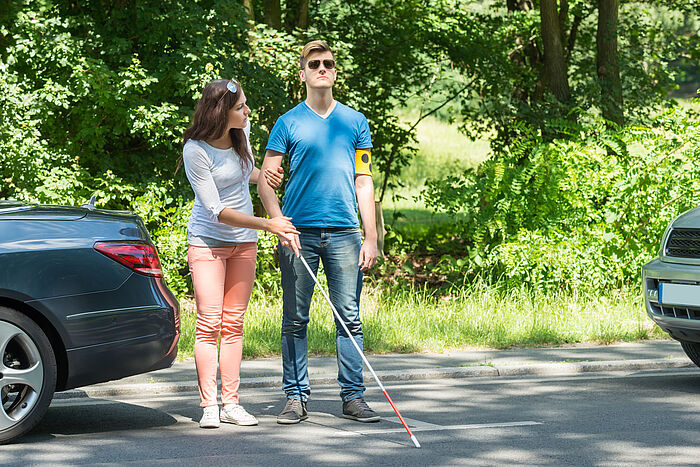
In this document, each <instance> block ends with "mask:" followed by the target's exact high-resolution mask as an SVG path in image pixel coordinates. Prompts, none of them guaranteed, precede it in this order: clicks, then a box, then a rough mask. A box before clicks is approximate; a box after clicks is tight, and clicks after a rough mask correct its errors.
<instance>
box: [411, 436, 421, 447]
mask: <svg viewBox="0 0 700 467" xmlns="http://www.w3.org/2000/svg"><path fill="white" fill-rule="evenodd" d="M411 441H413V445H414V446H415V447H417V448H420V443H419V442H418V439H417V438H416V435H411Z"/></svg>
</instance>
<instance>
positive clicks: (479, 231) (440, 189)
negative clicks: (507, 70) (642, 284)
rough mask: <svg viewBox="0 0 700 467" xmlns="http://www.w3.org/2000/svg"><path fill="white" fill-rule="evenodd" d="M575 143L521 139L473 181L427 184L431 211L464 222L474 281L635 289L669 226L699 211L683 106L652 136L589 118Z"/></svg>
mask: <svg viewBox="0 0 700 467" xmlns="http://www.w3.org/2000/svg"><path fill="white" fill-rule="evenodd" d="M579 121H580V122H582V123H580V124H578V125H575V126H574V125H562V126H561V128H559V131H560V133H564V132H566V133H567V134H568V138H569V139H557V140H554V141H544V140H543V139H542V137H541V136H540V135H539V134H538V133H537V132H536V131H535V130H534V129H531V128H528V127H526V126H525V125H520V126H517V127H516V130H517V131H518V133H519V134H520V137H519V139H518V140H517V141H516V142H515V143H514V144H512V145H510V146H507V147H506V148H504V150H502V151H499V152H497V153H495V154H493V156H492V157H491V158H490V159H489V160H488V161H486V162H485V163H484V164H482V165H481V166H480V167H478V168H477V169H474V170H466V171H464V172H463V173H461V174H459V175H456V176H449V177H446V178H443V179H440V180H432V181H429V182H428V183H427V188H426V190H425V191H424V192H423V197H424V199H425V201H426V204H428V205H429V206H432V207H433V208H434V209H436V210H439V211H445V212H450V213H457V212H459V213H462V214H463V215H464V216H465V219H466V220H465V222H463V223H462V225H461V226H460V228H459V230H460V231H461V232H462V239H463V240H464V241H465V242H466V248H465V249H466V250H467V251H471V255H470V256H471V257H472V258H473V259H475V261H473V262H472V264H471V265H470V269H471V270H473V271H474V274H475V275H485V276H490V277H491V278H492V279H495V280H504V281H505V282H507V283H508V284H512V285H515V284H517V285H520V284H527V285H529V286H532V287H535V288H537V289H543V290H553V289H563V290H568V291H572V290H580V289H589V290H599V291H600V290H606V289H610V288H617V287H621V286H623V285H629V284H633V283H635V282H636V281H638V279H639V274H640V271H641V266H642V264H643V263H644V262H646V261H648V260H649V259H650V258H652V257H653V256H654V255H655V254H656V252H657V248H658V242H659V239H660V237H661V235H662V234H663V232H664V229H665V228H666V226H667V225H668V223H669V222H670V221H671V220H672V219H673V218H674V217H675V216H677V215H678V214H680V213H681V212H683V211H686V210H688V209H690V208H692V207H695V206H696V205H698V204H700V191H699V190H700V139H699V138H698V137H699V136H700V124H699V123H698V122H697V121H692V120H691V119H689V117H688V115H687V114H686V112H685V111H684V110H683V109H681V108H680V107H675V108H673V109H671V110H669V111H667V112H666V113H664V114H663V115H661V116H659V117H658V118H656V119H655V120H654V121H653V122H652V124H651V125H649V126H648V127H629V128H625V129H623V130H620V131H618V132H608V131H606V130H605V125H604V122H601V121H599V120H596V119H594V118H592V117H590V116H587V115H582V116H580V120H579Z"/></svg>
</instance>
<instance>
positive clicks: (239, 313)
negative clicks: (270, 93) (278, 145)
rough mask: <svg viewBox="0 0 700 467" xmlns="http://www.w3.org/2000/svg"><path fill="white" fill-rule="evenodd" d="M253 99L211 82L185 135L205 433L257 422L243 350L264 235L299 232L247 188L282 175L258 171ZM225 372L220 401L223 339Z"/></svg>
mask: <svg viewBox="0 0 700 467" xmlns="http://www.w3.org/2000/svg"><path fill="white" fill-rule="evenodd" d="M249 113H250V109H249V108H248V106H247V105H246V97H245V94H244V93H243V90H242V89H241V86H240V84H239V83H238V82H236V81H234V80H230V81H229V80H216V81H212V82H210V83H209V84H207V85H206V86H205V88H204V91H203V92H202V97H201V99H200V100H199V101H198V102H197V107H196V109H195V112H194V117H193V120H192V125H191V126H190V127H189V128H188V129H187V130H186V131H185V134H184V137H183V139H184V148H183V151H182V157H183V162H184V164H185V172H186V173H187V178H188V179H189V181H190V184H191V185H192V188H193V190H194V192H195V202H194V206H193V207H192V214H191V216H190V221H189V224H188V235H187V240H188V244H189V250H188V262H189V266H190V272H191V274H192V283H193V286H194V296H195V301H196V304H197V331H196V338H195V345H194V358H195V364H196V366H197V379H198V383H199V395H200V399H201V403H200V405H201V407H203V415H202V418H201V420H200V422H199V426H200V427H202V428H216V427H218V426H219V423H220V421H223V422H228V423H236V424H238V425H257V423H258V421H257V420H256V419H255V417H253V416H252V415H250V414H249V413H248V412H246V411H245V409H244V408H243V407H242V406H241V405H240V404H239V403H238V402H239V401H238V387H239V382H240V367H241V358H242V349H243V315H244V314H245V310H246V308H247V306H248V301H249V300H250V294H251V292H252V289H253V281H254V279H255V255H256V250H257V243H256V242H257V233H256V231H255V229H260V230H267V231H268V232H272V233H274V234H277V235H281V236H282V237H288V238H291V236H292V235H293V234H298V232H297V230H296V229H295V228H294V226H293V225H292V223H291V222H290V221H291V219H290V218H289V217H283V216H280V217H275V218H272V219H263V218H260V217H255V216H253V205H252V202H251V199H250V192H249V191H248V183H266V179H268V180H269V183H270V185H271V186H273V187H278V186H279V185H280V183H281V175H279V174H277V173H275V174H273V173H267V174H266V175H265V176H263V177H261V173H260V171H259V170H258V169H257V168H256V167H255V166H254V161H253V156H252V154H251V151H250V144H249V142H248V137H249V134H250V123H249V122H248V114H249ZM219 334H221V343H220V351H219V355H218V363H219V370H220V372H221V400H222V402H223V407H222V409H221V412H220V413H219V406H218V403H217V387H216V369H217V349H216V341H217V338H218V337H219Z"/></svg>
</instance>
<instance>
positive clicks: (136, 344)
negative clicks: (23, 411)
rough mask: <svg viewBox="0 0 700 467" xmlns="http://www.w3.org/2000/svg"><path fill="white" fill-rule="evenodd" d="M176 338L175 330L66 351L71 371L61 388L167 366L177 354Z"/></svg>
mask: <svg viewBox="0 0 700 467" xmlns="http://www.w3.org/2000/svg"><path fill="white" fill-rule="evenodd" d="M179 338H180V333H179V332H175V333H174V334H171V335H166V336H143V337H137V338H132V339H127V340H123V341H117V342H110V343H106V344H99V345H93V346H88V347H83V348H78V349H71V350H68V352H67V354H68V367H69V368H70V369H71V370H70V373H69V375H68V379H67V381H66V385H65V387H64V388H62V390H65V389H72V388H76V387H80V386H87V385H89V384H95V383H103V382H105V381H111V380H114V379H120V378H125V377H127V376H132V375H137V374H140V373H146V372H149V371H154V370H160V369H163V368H168V367H169V366H171V365H172V364H173V362H174V361H175V358H176V357H177V342H178V340H179Z"/></svg>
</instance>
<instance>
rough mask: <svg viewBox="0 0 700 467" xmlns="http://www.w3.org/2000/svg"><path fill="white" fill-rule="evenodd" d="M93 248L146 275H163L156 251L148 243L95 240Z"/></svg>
mask: <svg viewBox="0 0 700 467" xmlns="http://www.w3.org/2000/svg"><path fill="white" fill-rule="evenodd" d="M93 247H94V248H95V250H97V251H99V252H100V253H102V254H103V255H105V256H107V257H108V258H112V259H113V260H114V261H116V262H118V263H120V264H123V265H124V266H126V267H127V268H129V269H131V270H132V271H134V272H138V273H139V274H145V275H146V276H154V277H163V271H162V270H161V268H160V260H159V259H158V252H157V251H156V248H155V247H154V246H153V245H150V244H148V243H129V242H95V244H94V245H93Z"/></svg>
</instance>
